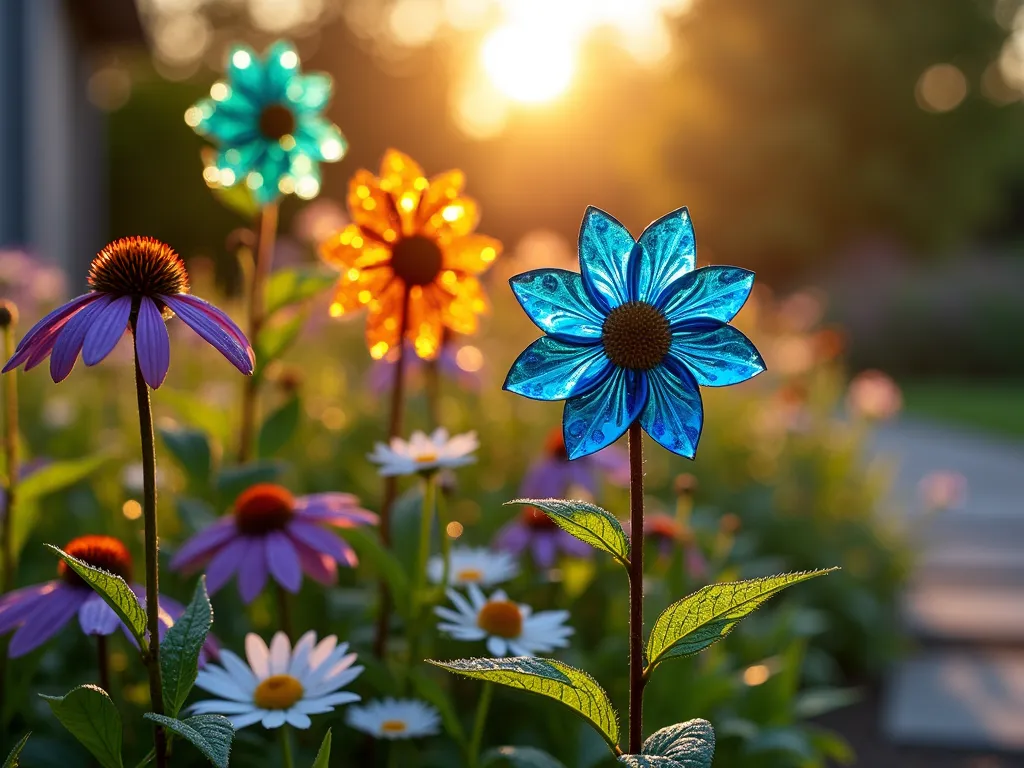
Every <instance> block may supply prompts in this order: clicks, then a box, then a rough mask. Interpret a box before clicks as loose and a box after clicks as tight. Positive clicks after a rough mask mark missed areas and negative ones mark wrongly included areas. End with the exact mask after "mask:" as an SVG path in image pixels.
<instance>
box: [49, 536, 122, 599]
mask: <svg viewBox="0 0 1024 768" xmlns="http://www.w3.org/2000/svg"><path fill="white" fill-rule="evenodd" d="M64 551H65V552H67V553H68V554H69V555H71V556H72V557H74V558H77V559H79V560H81V561H82V562H84V563H88V564H89V565H91V566H93V567H94V568H102V569H103V570H105V571H109V572H110V573H114V574H117V575H118V576H120V577H121V578H122V579H124V580H125V581H131V578H132V555H131V552H129V551H128V547H126V546H125V545H124V542H122V541H120V540H118V539H115V538H114V537H113V536H98V535H93V536H79V537H78V538H77V539H72V540H71V541H69V542H68V544H67V546H65V547H64ZM57 575H58V576H60V578H61V579H63V580H64V581H65V583H67V584H73V585H75V586H81V587H87V586H88V585H87V584H86V583H85V581H83V580H82V577H81V576H79V575H78V574H77V573H75V572H74V571H73V570H71V568H70V567H69V566H68V564H67V563H65V562H64V561H63V560H61V561H60V563H59V564H58V565H57Z"/></svg>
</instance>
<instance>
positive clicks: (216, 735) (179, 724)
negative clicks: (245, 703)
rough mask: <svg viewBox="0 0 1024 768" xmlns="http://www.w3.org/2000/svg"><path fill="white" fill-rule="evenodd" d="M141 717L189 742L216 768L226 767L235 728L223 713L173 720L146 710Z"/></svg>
mask: <svg viewBox="0 0 1024 768" xmlns="http://www.w3.org/2000/svg"><path fill="white" fill-rule="evenodd" d="M143 717H145V718H146V719H147V720H152V721H153V722H154V723H157V724H159V725H162V726H163V727H164V728H166V729H167V730H168V731H170V732H171V733H175V734H177V735H178V736H181V737H182V738H183V739H186V740H187V741H189V742H191V744H192V746H194V747H195V748H196V749H198V750H199V751H200V752H202V753H203V756H204V757H206V759H207V760H209V761H210V762H211V763H213V764H214V765H215V766H217V768H228V759H229V758H230V757H231V742H232V740H233V739H234V738H235V729H234V726H232V725H231V721H230V720H228V719H227V718H226V717H224V715H193V716H192V717H190V718H188V719H187V720H175V719H174V718H173V717H167V716H166V715H158V714H156V713H155V712H147V713H146V714H145V715H143Z"/></svg>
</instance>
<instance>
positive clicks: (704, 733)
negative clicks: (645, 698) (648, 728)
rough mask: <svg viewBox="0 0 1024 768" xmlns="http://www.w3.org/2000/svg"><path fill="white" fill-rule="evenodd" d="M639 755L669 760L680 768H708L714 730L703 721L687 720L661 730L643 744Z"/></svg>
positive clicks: (713, 745)
mask: <svg viewBox="0 0 1024 768" xmlns="http://www.w3.org/2000/svg"><path fill="white" fill-rule="evenodd" d="M643 754H644V755H647V756H661V757H667V758H671V759H672V760H674V761H675V764H676V765H678V766H680V768H711V761H712V760H714V758H715V729H714V728H712V727H711V723H709V722H708V721H707V720H689V721H687V722H685V723H676V724H675V725H670V726H668V728H662V729H661V730H660V731H657V732H655V733H653V734H651V736H650V738H648V739H647V741H645V742H644V748H643Z"/></svg>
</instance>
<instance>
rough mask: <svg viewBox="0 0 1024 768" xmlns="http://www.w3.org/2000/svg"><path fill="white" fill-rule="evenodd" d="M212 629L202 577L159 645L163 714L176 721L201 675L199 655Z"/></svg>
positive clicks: (204, 582) (207, 598)
mask: <svg viewBox="0 0 1024 768" xmlns="http://www.w3.org/2000/svg"><path fill="white" fill-rule="evenodd" d="M212 625H213V607H212V606H211V605H210V598H209V596H208V595H207V594H206V577H205V576H200V577H199V581H198V583H197V584H196V591H195V593H194V594H193V596H192V601H191V602H190V603H189V604H188V606H187V607H186V608H185V612H184V613H183V614H182V615H181V618H179V619H178V620H177V621H176V622H174V625H173V626H172V627H171V628H170V629H169V630H167V635H166V636H165V637H164V640H163V642H161V643H160V671H161V672H162V673H163V692H162V693H163V700H164V710H165V711H166V712H167V714H168V715H170V716H171V717H177V716H178V712H179V711H180V710H181V705H182V704H184V703H185V699H186V698H188V694H189V691H191V690H192V686H193V685H194V684H195V682H196V675H197V674H198V672H199V654H200V652H201V651H202V650H203V643H204V642H206V635H207V633H208V632H209V631H210V627H211V626H212Z"/></svg>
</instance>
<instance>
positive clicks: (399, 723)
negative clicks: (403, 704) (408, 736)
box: [380, 720, 409, 733]
mask: <svg viewBox="0 0 1024 768" xmlns="http://www.w3.org/2000/svg"><path fill="white" fill-rule="evenodd" d="M380 729H381V730H382V731H383V732H384V733H405V732H406V731H407V730H409V726H408V725H406V724H405V721H404V720H385V721H384V722H383V723H381V724H380Z"/></svg>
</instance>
